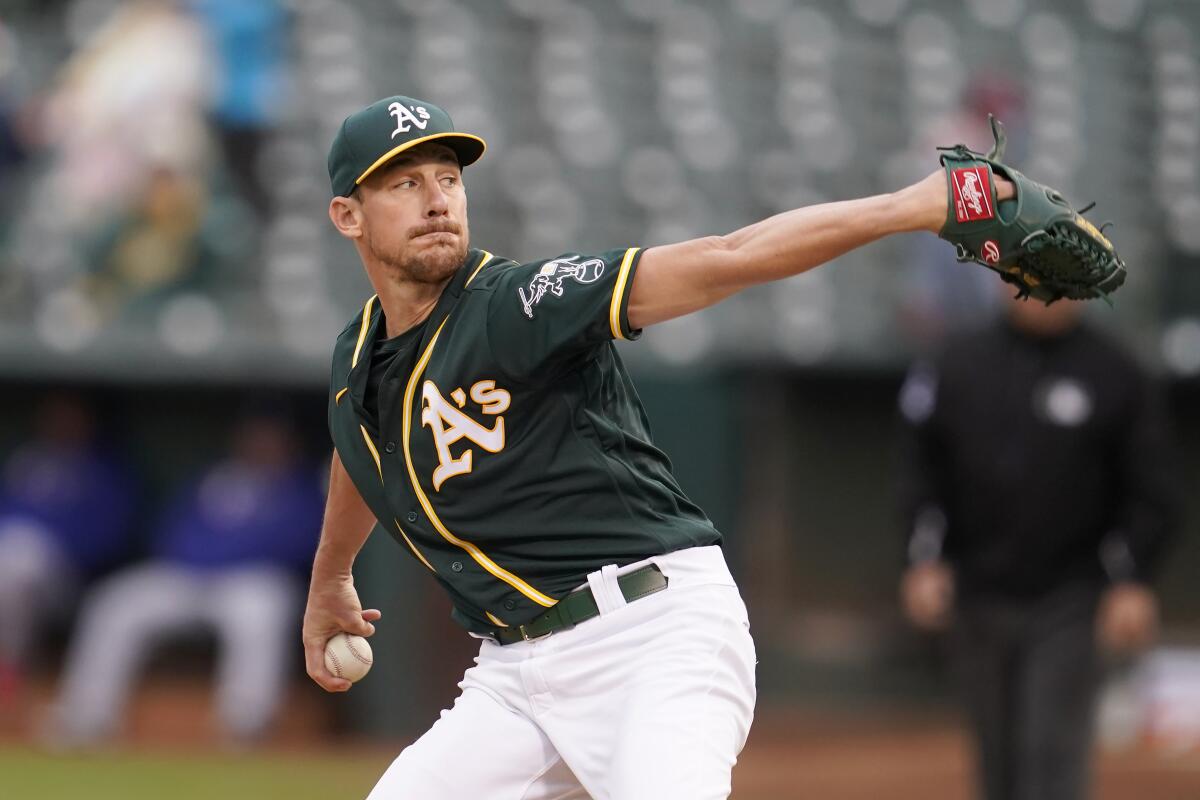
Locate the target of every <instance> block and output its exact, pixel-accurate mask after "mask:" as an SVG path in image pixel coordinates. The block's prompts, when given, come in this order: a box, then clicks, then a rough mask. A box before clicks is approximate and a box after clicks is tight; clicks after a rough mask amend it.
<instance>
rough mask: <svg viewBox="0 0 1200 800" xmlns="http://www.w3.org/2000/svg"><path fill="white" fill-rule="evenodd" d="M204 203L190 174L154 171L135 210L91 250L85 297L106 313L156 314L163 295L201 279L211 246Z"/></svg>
mask: <svg viewBox="0 0 1200 800" xmlns="http://www.w3.org/2000/svg"><path fill="white" fill-rule="evenodd" d="M206 202H207V197H206V195H205V191H204V188H203V187H202V186H201V185H200V184H199V182H198V181H196V180H195V179H194V178H192V177H191V176H189V175H187V174H185V173H181V172H177V171H174V170H171V169H168V168H166V167H161V168H159V169H156V170H155V171H154V172H153V173H152V174H151V175H150V178H149V183H148V185H147V187H146V189H145V192H144V194H143V195H142V196H141V198H140V200H139V202H138V204H137V207H136V208H134V209H133V210H132V211H131V213H130V214H128V215H127V216H126V217H125V218H123V219H122V220H120V221H119V222H117V223H115V224H114V225H113V226H112V227H111V229H110V230H109V231H107V232H106V233H105V234H104V235H103V236H102V238H101V241H100V243H99V245H98V246H97V247H96V248H95V250H96V253H95V257H94V259H89V263H91V264H94V265H95V267H94V269H93V271H92V272H91V275H90V277H89V279H88V281H87V283H88V292H87V293H88V295H89V297H91V299H92V300H93V301H94V302H95V303H96V304H97V305H99V306H100V307H101V308H102V309H103V310H104V311H106V312H107V315H112V314H120V313H121V312H123V311H128V312H133V313H136V312H137V311H139V310H145V311H154V310H156V309H158V308H159V307H160V306H161V303H162V301H163V300H164V298H165V296H166V295H168V294H170V293H172V292H174V291H177V290H180V289H182V288H185V287H191V286H195V285H196V284H197V283H200V282H202V281H203V279H204V277H205V274H206V271H207V268H209V267H211V266H212V264H213V263H214V257H215V256H214V252H213V250H214V248H213V247H211V246H210V245H209V243H208V241H207V240H206V238H205V236H204V231H203V228H202V225H203V221H204V211H205V205H206Z"/></svg>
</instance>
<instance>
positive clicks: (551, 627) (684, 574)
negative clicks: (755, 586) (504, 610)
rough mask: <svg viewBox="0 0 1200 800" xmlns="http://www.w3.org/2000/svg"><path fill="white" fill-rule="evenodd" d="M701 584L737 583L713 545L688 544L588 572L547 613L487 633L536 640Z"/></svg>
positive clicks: (507, 639) (511, 640) (503, 639)
mask: <svg viewBox="0 0 1200 800" xmlns="http://www.w3.org/2000/svg"><path fill="white" fill-rule="evenodd" d="M702 585H720V586H736V584H735V583H734V580H733V576H732V575H731V574H730V572H729V566H728V565H727V564H726V563H725V556H724V553H723V552H722V550H721V548H720V547H719V546H717V545H709V546H705V547H689V548H685V549H683V550H676V551H674V552H672V553H665V554H663V555H657V556H652V557H650V558H646V559H643V560H641V561H636V562H634V563H632V564H626V565H624V566H621V567H618V566H616V565H615V564H610V565H606V566H604V567H602V568H600V569H598V570H595V571H593V572H591V573H589V574H588V576H587V580H586V582H584V583H583V584H580V585H579V586H578V587H576V588H575V590H573V591H572V592H570V593H569V594H568V595H566V596H565V597H563V598H562V599H561V600H559V601H558V603H556V604H555V605H554V606H553V607H551V608H550V609H548V610H547V611H546V612H544V613H542V614H540V615H539V616H537V617H535V618H533V619H532V620H529V621H528V622H526V623H524V624H521V625H514V626H509V627H503V628H496V629H494V630H493V631H492V632H491V638H493V639H494V640H495V641H497V642H499V643H500V644H504V645H507V644H515V643H517V642H527V641H532V640H535V639H540V638H542V637H545V636H549V635H551V634H553V633H556V632H558V631H565V630H570V629H571V628H574V627H575V626H576V625H580V624H583V623H586V622H588V621H589V620H592V619H594V618H596V617H599V616H601V615H603V614H605V613H608V612H609V611H612V610H614V609H616V608H619V607H621V606H622V605H627V604H629V603H633V602H636V601H638V600H641V599H642V598H645V597H649V596H650V595H653V594H657V593H658V592H661V591H664V590H667V589H668V588H674V589H680V588H684V587H687V586H702Z"/></svg>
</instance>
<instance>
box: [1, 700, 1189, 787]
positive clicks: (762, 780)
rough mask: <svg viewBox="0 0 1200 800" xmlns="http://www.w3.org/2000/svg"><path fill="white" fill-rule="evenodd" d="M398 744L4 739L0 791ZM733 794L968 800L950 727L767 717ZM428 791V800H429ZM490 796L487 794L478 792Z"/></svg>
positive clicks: (276, 769)
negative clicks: (89, 750)
mask: <svg viewBox="0 0 1200 800" xmlns="http://www.w3.org/2000/svg"><path fill="white" fill-rule="evenodd" d="M400 746H401V744H400V743H395V744H393V745H391V746H380V745H379V744H378V743H376V744H372V745H370V746H369V747H366V748H360V747H352V746H340V747H338V748H337V749H321V748H310V747H290V746H285V747H279V746H274V747H270V748H267V749H266V750H263V751H255V752H253V753H222V752H219V751H213V750H211V749H209V750H208V751H207V752H206V751H199V752H197V751H195V750H181V749H178V748H172V747H165V748H156V747H154V746H153V745H145V744H140V745H138V746H137V747H135V748H129V749H125V750H115V751H111V752H103V753H95V754H91V755H86V756H81V755H71V756H52V755H48V754H45V753H39V752H37V751H34V750H31V749H29V748H27V747H22V746H20V745H16V744H9V745H0V797H4V798H8V797H13V798H30V799H31V800H33V799H36V800H213V799H214V798H220V800H340V799H341V798H346V800H355V799H361V798H364V797H365V796H366V794H367V792H368V791H369V790H370V788H371V786H372V784H373V783H374V780H375V778H376V777H377V776H378V775H379V774H380V773H381V772H382V771H383V770H384V769H385V768H386V767H387V765H388V763H389V762H390V761H391V759H392V758H393V757H394V755H395V753H396V752H397V751H398V749H399V748H400ZM1098 775H1099V780H1098V786H1097V792H1096V795H1095V796H1096V800H1198V799H1200V754H1197V753H1191V754H1184V755H1176V756H1170V757H1168V756H1164V755H1161V754H1156V753H1154V752H1150V751H1147V750H1139V751H1134V752H1130V753H1124V754H1119V755H1110V756H1105V757H1103V758H1102V759H1101V761H1100V768H1099V770H1098ZM733 797H734V798H735V800H793V799H795V798H798V799H800V800H805V799H806V798H813V800H880V799H881V798H887V800H908V799H909V798H911V800H930V798H937V800H971V794H970V791H969V788H968V773H967V766H966V748H965V745H964V742H963V740H962V737H961V735H960V734H959V733H958V732H957V731H956V730H955V729H954V727H953V726H951V725H946V724H929V725H921V726H915V727H914V726H905V728H904V729H903V730H898V729H896V728H894V727H892V726H890V725H882V726H881V725H870V726H865V727H864V726H861V725H850V726H846V725H832V726H828V727H821V726H815V725H813V724H812V722H811V720H809V721H806V722H804V723H800V724H791V723H788V722H787V721H785V720H778V719H777V720H769V721H768V720H763V724H761V725H758V726H757V727H756V729H755V732H754V734H753V735H752V736H751V740H750V743H749V744H748V745H747V748H746V750H745V752H743V754H742V759H741V763H740V764H739V766H738V767H737V770H736V771H735V773H734V794H733ZM431 800H432V799H431ZM481 800H486V798H481Z"/></svg>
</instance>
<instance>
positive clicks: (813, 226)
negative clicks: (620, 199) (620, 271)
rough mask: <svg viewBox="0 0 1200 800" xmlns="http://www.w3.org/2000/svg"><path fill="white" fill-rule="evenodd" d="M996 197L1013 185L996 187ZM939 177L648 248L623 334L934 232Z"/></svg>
mask: <svg viewBox="0 0 1200 800" xmlns="http://www.w3.org/2000/svg"><path fill="white" fill-rule="evenodd" d="M997 184H998V186H997V188H998V190H999V194H1000V197H1001V198H1003V197H1005V196H1011V195H1012V185H1011V184H1010V183H1008V182H1007V181H1003V180H1002V179H998V180H997ZM946 209H947V190H946V178H945V174H944V171H942V170H939V171H937V172H935V173H933V174H931V175H930V176H929V177H927V178H925V179H924V180H922V181H920V182H919V183H915V184H913V185H911V186H908V187H906V188H904V189H901V190H900V191H898V192H894V193H891V194H882V195H875V196H874V197H864V198H860V199H857V200H846V201H840V202H834V203H823V204H821V205H815V206H808V207H806V208H799V209H795V210H792V211H787V212H784V213H782V214H777V215H775V216H773V217H769V218H767V219H765V220H762V221H761V222H756V223H754V224H753V225H749V226H747V227H745V228H742V229H740V230H737V231H734V232H733V233H730V234H727V235H725V236H708V237H703V238H700V239H692V240H690V241H686V242H680V243H678V244H672V245H665V246H661V247H651V248H649V249H647V250H646V251H645V253H643V254H642V257H641V260H640V261H639V263H638V268H637V272H636V273H635V274H634V278H633V286H632V287H631V288H630V296H629V310H628V316H629V326H630V328H633V329H638V328H643V327H645V326H647V325H653V324H655V323H657V322H664V321H666V320H669V319H673V318H675V317H681V316H683V315H685V314H690V313H692V312H693V311H699V310H700V309H702V308H707V307H709V306H711V305H715V304H716V303H718V302H720V301H721V300H724V299H725V298H726V297H729V296H730V295H733V294H735V293H737V292H739V291H741V290H742V289H745V288H746V287H748V286H754V285H756V284H760V283H767V282H769V281H774V280H779V279H781V278H787V277H790V276H792V275H798V274H800V273H801V272H806V271H807V270H810V269H812V268H813V267H816V266H819V265H821V264H824V263H825V262H827V261H830V260H832V259H834V258H837V257H838V256H841V255H843V254H845V253H848V252H850V251H851V250H854V249H856V248H858V247H861V246H863V245H865V244H869V243H870V242H873V241H875V240H877V239H881V238H883V237H885V236H889V235H891V234H894V233H904V232H909V231H921V230H927V231H931V232H934V233H936V232H938V231H939V230H941V227H942V225H943V224H945V222H946Z"/></svg>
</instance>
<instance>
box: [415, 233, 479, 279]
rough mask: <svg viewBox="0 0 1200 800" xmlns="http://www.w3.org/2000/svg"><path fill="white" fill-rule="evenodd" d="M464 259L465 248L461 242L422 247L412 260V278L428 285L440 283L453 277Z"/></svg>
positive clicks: (465, 255)
mask: <svg viewBox="0 0 1200 800" xmlns="http://www.w3.org/2000/svg"><path fill="white" fill-rule="evenodd" d="M466 258H467V247H466V244H464V243H461V242H454V243H446V244H435V245H433V246H429V247H423V248H421V252H420V254H419V256H418V257H417V258H416V259H414V261H415V262H416V263H415V264H414V267H415V269H414V270H413V273H414V277H416V278H417V279H418V280H422V281H425V282H428V283H438V282H441V281H443V280H445V279H446V278H448V277H450V276H451V275H453V274H454V273H455V272H456V271H457V270H458V268H459V267H461V266H462V264H463V262H464V261H465V260H466Z"/></svg>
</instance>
